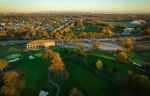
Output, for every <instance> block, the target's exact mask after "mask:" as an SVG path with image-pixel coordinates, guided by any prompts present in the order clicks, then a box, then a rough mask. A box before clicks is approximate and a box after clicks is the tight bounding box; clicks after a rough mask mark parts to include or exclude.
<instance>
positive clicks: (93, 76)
mask: <svg viewBox="0 0 150 96" xmlns="http://www.w3.org/2000/svg"><path fill="white" fill-rule="evenodd" d="M9 49H10V48H9ZM54 50H55V51H57V52H59V53H60V55H61V58H62V59H63V61H64V63H65V65H66V67H67V70H68V72H69V79H67V80H66V81H62V83H61V96H67V95H68V93H69V91H70V89H71V88H72V87H77V88H79V89H80V90H81V91H82V92H83V93H84V94H85V95H86V96H110V94H111V96H119V93H118V90H120V89H119V87H118V86H117V84H118V81H117V80H120V78H122V77H123V78H124V77H126V76H128V69H130V68H129V67H128V66H127V65H125V64H117V63H116V62H115V57H114V55H113V54H107V53H103V52H99V53H97V52H94V51H93V52H87V53H85V56H80V55H79V54H78V53H76V52H74V51H73V50H72V49H54ZM7 52H8V53H7ZM7 52H6V53H7V54H5V55H8V54H13V53H15V52H17V53H19V52H20V54H22V57H21V59H20V61H17V62H14V63H11V64H10V67H11V70H18V71H20V72H21V73H23V77H24V82H25V88H24V90H23V93H22V95H21V96H38V93H39V91H40V90H43V89H46V90H49V91H51V89H49V88H48V86H49V84H48V66H49V64H47V63H46V62H45V61H43V60H42V58H41V57H36V58H35V59H34V60H29V58H28V57H29V56H30V55H33V54H38V53H40V52H39V51H37V52H21V51H14V49H13V51H12V50H9V51H7ZM4 53H5V51H4ZM3 57H6V56H4V55H3ZM97 60H101V61H102V62H103V63H104V66H105V67H106V68H105V70H102V71H100V72H98V71H97V70H96V67H95V63H96V61H97ZM114 68H115V69H117V73H112V71H113V70H114ZM52 90H53V89H52ZM49 96H51V95H49Z"/></svg>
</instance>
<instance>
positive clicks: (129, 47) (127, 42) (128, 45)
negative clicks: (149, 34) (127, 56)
mask: <svg viewBox="0 0 150 96" xmlns="http://www.w3.org/2000/svg"><path fill="white" fill-rule="evenodd" d="M121 45H123V46H124V47H125V48H126V49H127V51H128V52H131V51H132V50H133V47H134V38H125V39H122V40H121Z"/></svg>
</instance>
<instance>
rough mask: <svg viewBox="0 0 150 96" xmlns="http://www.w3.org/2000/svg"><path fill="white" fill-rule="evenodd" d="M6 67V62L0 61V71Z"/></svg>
mask: <svg viewBox="0 0 150 96" xmlns="http://www.w3.org/2000/svg"><path fill="white" fill-rule="evenodd" d="M7 66H8V62H7V61H6V60H3V59H0V70H3V69H4V68H5V67H7Z"/></svg>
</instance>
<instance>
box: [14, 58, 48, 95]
mask: <svg viewBox="0 0 150 96" xmlns="http://www.w3.org/2000/svg"><path fill="white" fill-rule="evenodd" d="M14 66H16V67H15V69H16V70H20V71H21V72H23V75H24V82H25V89H24V91H23V94H22V95H21V96H28V95H29V94H30V96H38V94H39V91H40V90H42V89H44V88H46V87H47V86H48V77H47V76H48V64H46V63H45V62H44V61H43V60H42V59H41V58H37V59H34V60H29V59H27V58H25V56H24V59H23V60H21V61H19V62H17V63H15V64H14Z"/></svg>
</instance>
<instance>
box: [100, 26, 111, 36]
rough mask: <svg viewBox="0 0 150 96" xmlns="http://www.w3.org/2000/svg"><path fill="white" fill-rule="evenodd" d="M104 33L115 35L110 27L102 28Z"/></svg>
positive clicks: (105, 34)
mask: <svg viewBox="0 0 150 96" xmlns="http://www.w3.org/2000/svg"><path fill="white" fill-rule="evenodd" d="M102 33H103V34H104V36H105V37H108V38H111V37H112V35H113V32H112V30H111V28H110V27H104V28H103V30H102Z"/></svg>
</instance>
